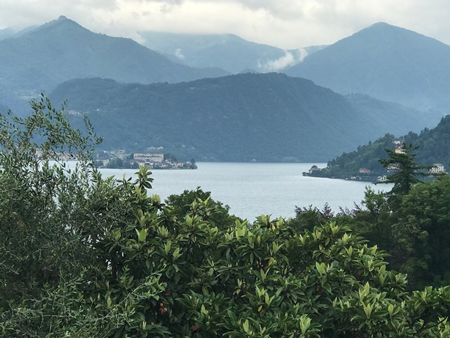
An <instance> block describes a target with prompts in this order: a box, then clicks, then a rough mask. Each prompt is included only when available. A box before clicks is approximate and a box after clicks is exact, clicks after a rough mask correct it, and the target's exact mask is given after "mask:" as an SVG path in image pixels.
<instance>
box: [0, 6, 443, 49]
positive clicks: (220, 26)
mask: <svg viewBox="0 0 450 338" xmlns="http://www.w3.org/2000/svg"><path fill="white" fill-rule="evenodd" d="M60 15H65V16H67V17H68V18H69V19H72V20H75V21H76V22H78V23H79V24H81V25H82V26H84V27H86V28H88V29H90V30H92V31H94V32H97V33H104V34H107V35H112V36H123V37H131V38H133V39H135V40H139V35H138V34H137V32H138V31H146V30H148V31H164V32H177V33H181V32H184V33H234V34H237V35H239V36H241V37H243V38H245V39H247V40H250V41H255V42H259V43H266V44H269V45H273V46H277V47H280V48H285V49H291V48H298V47H306V46H310V45H323V44H331V43H334V42H336V41H337V40H339V39H342V38H344V37H346V36H348V35H351V34H353V33H355V32H357V31H358V30H360V29H362V28H365V27H367V26H370V25H371V24H373V23H376V22H380V21H384V22H387V23H390V24H392V25H396V26H400V27H404V28H408V29H411V30H413V31H416V32H418V33H421V34H424V35H427V36H430V37H433V38H436V39H438V40H440V41H442V42H444V43H446V44H450V1H449V0H0V29H1V28H6V27H12V28H15V29H21V28H25V27H27V26H31V25H41V24H43V23H45V22H48V21H51V20H55V19H57V18H58V17H59V16H60Z"/></svg>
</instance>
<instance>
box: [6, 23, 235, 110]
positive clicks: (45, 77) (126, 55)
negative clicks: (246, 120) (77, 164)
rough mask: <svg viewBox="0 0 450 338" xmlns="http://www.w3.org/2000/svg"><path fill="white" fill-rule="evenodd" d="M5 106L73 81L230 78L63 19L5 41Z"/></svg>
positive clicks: (223, 73)
mask: <svg viewBox="0 0 450 338" xmlns="http://www.w3.org/2000/svg"><path fill="white" fill-rule="evenodd" d="M0 74H1V78H0V96H1V97H2V98H3V99H4V98H9V99H8V100H5V99H4V101H3V102H1V103H3V104H5V105H7V106H11V105H12V106H14V105H15V104H17V100H20V99H23V100H24V101H28V100H29V99H30V98H31V97H34V96H36V95H37V94H39V92H40V91H42V90H45V91H51V90H52V89H53V88H54V87H55V86H56V85H58V84H59V83H61V82H64V81H66V80H69V79H74V78H87V77H102V78H112V79H114V80H116V81H120V82H139V83H154V82H172V83H173V82H181V81H190V80H194V79H199V78H205V77H216V76H223V75H226V74H228V73H227V72H225V71H223V70H220V69H216V68H203V69H197V68H192V67H188V66H185V65H181V64H179V63H175V62H172V61H170V60H168V59H167V58H166V57H164V56H162V55H161V54H159V53H157V52H154V51H151V50H149V49H148V48H146V47H144V46H142V45H140V44H138V43H137V42H135V41H133V40H131V39H125V38H115V37H110V36H106V35H103V34H96V33H93V32H91V31H89V30H87V29H85V28H83V27H81V26H80V25H78V24H77V23H76V22H74V21H72V20H69V19H67V18H66V17H63V16H62V17H60V18H59V19H58V20H54V21H51V22H49V23H47V24H44V25H42V26H40V27H37V28H35V29H32V30H30V31H27V32H25V33H23V34H19V35H17V36H15V35H13V36H12V37H10V38H7V39H4V40H1V41H0Z"/></svg>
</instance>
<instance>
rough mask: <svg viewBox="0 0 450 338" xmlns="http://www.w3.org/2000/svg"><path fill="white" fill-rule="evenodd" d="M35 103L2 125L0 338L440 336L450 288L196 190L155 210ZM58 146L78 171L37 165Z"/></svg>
mask: <svg viewBox="0 0 450 338" xmlns="http://www.w3.org/2000/svg"><path fill="white" fill-rule="evenodd" d="M41 103H42V104H41V105H39V103H35V104H37V105H36V106H35V107H37V109H36V110H35V111H34V114H33V115H32V116H31V117H30V118H26V119H25V120H20V119H16V118H14V117H13V121H17V122H16V123H18V124H19V125H16V124H14V123H12V124H8V123H6V120H2V126H3V127H2V129H1V133H2V134H1V135H2V140H3V143H2V144H3V146H4V149H5V150H6V151H4V152H3V153H2V157H1V164H2V165H4V168H5V172H4V174H2V175H1V176H0V188H1V189H2V192H4V194H2V195H0V216H1V217H0V231H2V233H1V234H0V249H1V250H2V254H5V255H7V256H5V257H7V258H8V259H7V260H4V259H3V257H4V256H0V257H2V261H1V264H0V268H1V269H2V270H1V274H0V276H1V277H0V278H1V283H0V288H1V289H0V292H1V295H2V299H1V303H0V332H1V335H3V336H6V337H48V336H57V337H63V336H73V337H170V336H172V337H230V338H240V337H261V338H262V337H283V338H284V337H286V338H288V337H292V338H293V337H303V338H309V337H338V338H340V337H355V338H359V337H361V338H362V337H423V338H425V337H445V336H448V335H449V333H450V326H449V325H448V324H447V320H446V319H445V318H446V316H447V315H448V312H449V310H450V290H449V288H448V287H442V288H439V289H435V288H433V287H426V288H425V289H424V290H423V291H416V292H408V291H407V285H408V284H407V279H406V276H405V275H402V274H399V273H396V272H395V271H390V270H389V269H388V268H387V264H386V262H385V261H384V256H385V253H384V252H382V251H379V250H378V249H377V247H376V246H369V245H367V243H366V241H365V240H364V239H362V238H360V237H358V236H356V235H354V234H352V233H351V231H350V229H349V228H347V227H346V226H344V225H338V224H336V223H334V222H333V221H332V220H328V221H327V222H323V224H320V225H317V226H315V227H312V228H310V229H299V230H295V229H293V227H292V226H291V224H290V222H289V221H287V220H285V219H283V218H279V219H271V218H270V217H268V216H264V215H263V216H260V217H258V218H257V220H256V222H254V223H253V224H252V225H251V226H250V225H248V224H247V222H246V221H243V220H241V219H238V218H236V217H232V216H230V215H229V214H228V213H227V209H226V207H223V206H222V205H221V203H220V202H214V201H212V200H211V198H210V196H209V195H208V193H204V192H202V191H199V190H197V191H194V192H187V193H184V194H183V195H182V196H180V197H179V198H177V197H171V198H170V199H169V200H167V201H166V203H162V202H161V200H160V198H159V197H158V196H155V195H152V196H150V195H149V194H148V191H149V189H151V182H152V178H151V177H150V172H149V171H148V168H146V167H143V168H140V169H139V171H138V172H137V179H136V180H134V181H133V180H132V179H126V178H124V179H122V180H120V181H116V180H114V179H113V178H103V177H102V176H101V175H100V174H99V173H98V172H97V171H96V170H95V168H93V167H91V166H90V165H89V161H88V160H86V161H84V160H83V158H88V155H89V154H88V153H85V152H84V150H85V149H88V148H89V147H86V145H87V144H89V143H88V140H89V139H90V138H89V139H82V138H81V137H82V134H81V133H78V132H75V131H73V130H72V129H71V128H70V125H69V124H68V123H67V120H66V119H65V118H64V115H63V114H62V113H60V112H57V111H55V110H54V109H53V108H52V107H51V105H50V103H49V101H48V100H46V99H45V98H42V99H41ZM55 120H56V121H55ZM36 130H37V131H42V133H41V135H42V136H43V137H44V139H43V141H41V142H39V144H38V143H36V142H35V141H34V138H32V137H31V135H32V134H33V133H32V132H31V131H36ZM88 134H89V135H90V134H91V133H88ZM67 135H69V136H70V135H71V136H70V137H69V138H65V137H67ZM94 139H95V138H94ZM59 141H64V142H63V143H59ZM60 146H61V148H62V149H66V150H67V149H72V148H73V147H74V146H75V147H76V148H78V149H81V150H83V151H82V152H80V157H79V158H80V159H82V160H81V164H80V167H79V170H77V169H75V171H72V170H68V168H66V167H65V165H64V163H63V162H57V163H56V166H53V165H52V164H51V163H50V162H49V159H50V158H51V157H53V156H57V151H55V150H56V148H57V147H60ZM18 147H21V148H20V150H21V151H20V152H19V153H17V149H19V148H18ZM16 148H17V149H16ZM37 148H41V149H44V151H43V153H42V155H39V156H38V155H37ZM16 155H17V156H19V157H18V159H16V158H14V156H16ZM50 155H51V156H50ZM21 156H23V157H21ZM20 175H22V176H20ZM205 197H206V198H205ZM203 198H205V199H203ZM328 214H329V213H328V212H325V215H326V217H328ZM217 216H220V217H217ZM9 258H11V259H10V260H9ZM29 271H31V272H32V273H31V272H29ZM27 273H29V275H26V274H27ZM23 274H25V275H26V276H27V277H28V278H30V280H28V279H26V280H23ZM32 274H36V277H34V278H32V277H33V276H32ZM16 284H17V285H16Z"/></svg>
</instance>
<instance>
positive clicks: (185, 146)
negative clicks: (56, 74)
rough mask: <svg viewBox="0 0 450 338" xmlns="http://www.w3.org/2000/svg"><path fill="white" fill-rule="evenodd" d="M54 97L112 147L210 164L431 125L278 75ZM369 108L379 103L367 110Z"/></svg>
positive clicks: (334, 150) (64, 91)
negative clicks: (151, 150)
mask: <svg viewBox="0 0 450 338" xmlns="http://www.w3.org/2000/svg"><path fill="white" fill-rule="evenodd" d="M50 97H51V99H52V101H54V102H55V103H57V104H59V103H62V102H63V101H64V100H65V99H68V107H67V109H68V111H69V113H70V115H71V116H72V117H76V116H81V115H83V114H87V115H88V117H89V119H90V120H91V121H92V122H93V124H94V126H96V129H97V132H98V134H99V135H103V136H105V143H104V145H103V146H104V147H105V148H106V149H114V148H126V149H128V150H132V151H133V150H134V151H137V150H145V148H147V147H161V146H162V147H164V149H165V150H166V151H168V152H171V153H172V154H174V155H175V156H177V157H180V158H184V159H190V158H191V157H195V158H196V159H197V160H209V161H252V160H255V161H303V162H305V161H306V162H308V161H327V160H328V159H330V158H332V157H334V156H336V155H338V154H340V153H341V152H342V151H343V150H350V149H353V148H354V147H355V146H357V145H359V144H361V143H364V142H367V141H369V140H370V139H373V138H376V137H378V136H379V135H382V134H384V133H386V132H396V133H399V132H407V131H409V130H411V129H412V128H417V127H418V126H423V124H425V123H426V122H425V120H426V119H425V118H424V116H423V115H421V114H418V112H417V111H414V110H412V109H409V108H405V107H400V106H399V105H397V104H391V105H390V104H388V103H384V105H383V104H380V102H379V101H378V100H375V99H372V98H370V97H368V96H358V97H348V98H347V97H344V96H342V95H340V94H337V93H334V92H333V91H331V90H329V89H327V88H323V87H319V86H317V85H315V84H314V83H313V82H312V81H309V80H305V79H299V78H293V77H288V76H286V75H284V74H279V73H267V74H251V73H246V74H239V75H233V76H226V77H221V78H214V79H201V80H196V81H192V82H186V83H179V84H151V85H140V84H119V83H117V82H115V81H112V80H104V79H84V80H72V81H68V82H65V83H63V84H61V85H59V86H58V87H57V88H56V89H55V90H54V91H53V92H52V93H51V95H50ZM362 107H371V108H370V109H366V110H365V111H364V113H362V110H363V108H362ZM386 116H389V118H385V117H386ZM419 128H420V127H419Z"/></svg>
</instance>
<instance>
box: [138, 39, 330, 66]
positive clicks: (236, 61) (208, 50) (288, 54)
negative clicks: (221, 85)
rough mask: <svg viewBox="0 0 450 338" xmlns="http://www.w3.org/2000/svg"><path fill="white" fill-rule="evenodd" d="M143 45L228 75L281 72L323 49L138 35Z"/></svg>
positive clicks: (240, 41)
mask: <svg viewBox="0 0 450 338" xmlns="http://www.w3.org/2000/svg"><path fill="white" fill-rule="evenodd" d="M140 35H141V36H142V38H143V39H144V42H143V45H144V46H146V47H148V48H150V49H152V50H155V51H158V52H160V53H162V54H163V55H165V56H167V57H168V58H169V59H171V60H172V61H176V62H180V63H183V64H186V65H188V66H191V67H218V68H221V69H224V70H226V71H228V72H230V73H233V74H237V73H241V72H243V71H244V72H245V71H247V72H248V71H253V72H255V71H256V72H273V71H281V70H282V69H285V68H287V67H289V66H292V65H294V64H297V63H299V62H301V61H302V60H303V59H304V58H305V57H306V55H309V54H311V53H313V52H315V51H317V50H320V49H322V48H324V47H325V46H311V47H306V48H299V49H293V50H283V49H281V48H277V47H273V46H269V45H264V44H259V43H255V42H251V41H247V40H245V39H242V38H241V37H239V36H236V35H234V34H176V33H164V32H148V31H147V32H140Z"/></svg>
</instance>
